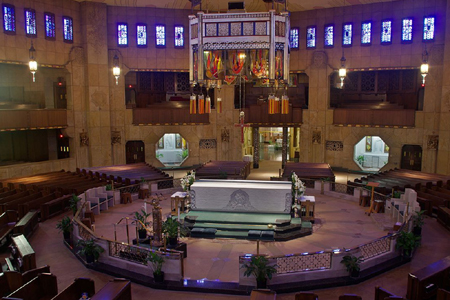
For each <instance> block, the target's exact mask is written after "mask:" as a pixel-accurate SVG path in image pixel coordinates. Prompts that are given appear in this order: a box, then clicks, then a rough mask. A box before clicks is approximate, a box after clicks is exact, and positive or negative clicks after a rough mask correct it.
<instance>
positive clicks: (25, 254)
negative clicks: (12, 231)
mask: <svg viewBox="0 0 450 300" xmlns="http://www.w3.org/2000/svg"><path fill="white" fill-rule="evenodd" d="M11 239H12V244H11V256H10V257H11V258H12V261H13V263H14V267H15V269H16V271H19V272H21V273H23V272H26V271H29V270H32V269H36V254H35V253H34V250H33V248H31V245H30V243H28V240H27V239H26V238H25V236H24V235H23V234H21V235H18V236H13V237H12V238H11ZM19 259H20V261H21V263H20V264H19V263H18V261H19Z"/></svg>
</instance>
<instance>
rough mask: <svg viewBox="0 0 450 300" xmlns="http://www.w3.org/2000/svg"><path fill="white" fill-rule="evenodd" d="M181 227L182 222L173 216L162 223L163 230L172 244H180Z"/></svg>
mask: <svg viewBox="0 0 450 300" xmlns="http://www.w3.org/2000/svg"><path fill="white" fill-rule="evenodd" d="M179 228H180V229H181V223H180V222H178V221H177V220H176V219H173V218H171V217H169V218H167V220H166V221H164V222H163V223H162V232H163V234H165V236H166V238H167V239H168V241H169V245H170V246H176V245H177V244H178V229H179ZM182 235H183V232H182V230H180V236H182Z"/></svg>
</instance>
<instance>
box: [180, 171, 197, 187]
mask: <svg viewBox="0 0 450 300" xmlns="http://www.w3.org/2000/svg"><path fill="white" fill-rule="evenodd" d="M194 181H195V171H194V170H192V171H190V172H188V173H187V174H186V176H184V177H183V178H181V187H182V188H183V191H189V190H190V189H191V185H192V184H193V183H194Z"/></svg>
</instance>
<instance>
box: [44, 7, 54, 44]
mask: <svg viewBox="0 0 450 300" xmlns="http://www.w3.org/2000/svg"><path fill="white" fill-rule="evenodd" d="M44 19H45V37H46V38H47V39H52V40H53V39H55V38H56V32H55V15H54V14H52V13H44Z"/></svg>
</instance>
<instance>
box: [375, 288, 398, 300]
mask: <svg viewBox="0 0 450 300" xmlns="http://www.w3.org/2000/svg"><path fill="white" fill-rule="evenodd" d="M390 296H394V297H395V295H394V294H392V293H391V292H388V291H386V290H385V289H383V288H381V287H379V286H376V287H375V298H374V300H384V299H386V298H387V297H390Z"/></svg>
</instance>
